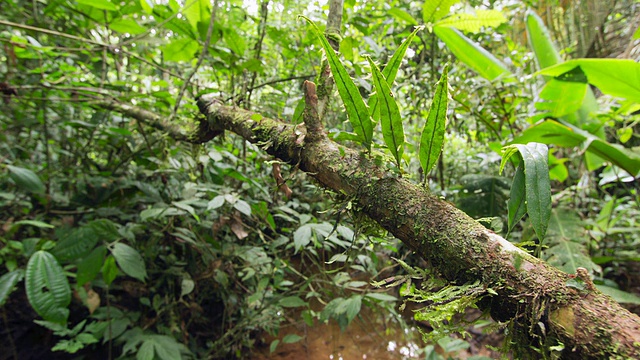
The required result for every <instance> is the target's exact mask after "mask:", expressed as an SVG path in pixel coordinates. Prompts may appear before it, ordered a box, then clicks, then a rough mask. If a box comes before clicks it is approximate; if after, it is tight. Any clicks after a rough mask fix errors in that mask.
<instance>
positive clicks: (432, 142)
mask: <svg viewBox="0 0 640 360" xmlns="http://www.w3.org/2000/svg"><path fill="white" fill-rule="evenodd" d="M448 73H449V64H447V65H445V66H444V69H443V71H442V76H441V77H440V81H438V84H436V91H435V94H434V96H433V102H432V103H431V107H430V108H429V115H428V116H427V121H426V123H425V124H424V128H423V129H422V135H421V136H420V153H419V157H420V165H421V166H422V170H423V173H424V174H425V177H426V175H427V174H428V173H429V172H430V171H431V169H432V168H433V167H434V166H435V164H436V162H437V161H438V157H439V156H440V153H441V152H442V146H443V144H444V132H445V126H446V123H447V108H448V106H449V83H448Z"/></svg>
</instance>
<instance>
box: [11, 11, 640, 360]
mask: <svg viewBox="0 0 640 360" xmlns="http://www.w3.org/2000/svg"><path fill="white" fill-rule="evenodd" d="M549 2H550V3H553V1H549ZM630 2H633V1H630ZM435 3H436V1H426V2H424V4H423V3H417V2H410V1H395V2H392V3H388V2H384V1H372V2H362V1H355V0H352V1H346V2H345V4H344V14H343V29H344V30H343V34H342V35H341V36H340V39H339V40H340V43H339V52H334V51H333V49H332V48H331V45H330V44H329V42H328V41H327V39H325V37H324V35H323V31H322V29H323V24H324V23H325V21H326V20H325V15H326V12H327V11H328V6H325V5H324V2H323V3H321V4H318V3H316V2H311V3H298V2H293V1H262V2H259V3H258V4H257V6H256V2H248V1H245V2H243V1H231V2H224V3H223V2H217V1H214V2H213V4H212V3H211V2H210V1H209V0H186V1H183V2H180V1H175V0H170V1H164V2H163V1H155V2H154V1H149V0H124V1H119V2H116V1H111V0H54V1H23V0H8V1H4V2H3V3H2V4H1V5H0V9H2V12H1V14H2V15H0V40H1V41H2V48H0V58H1V60H2V61H1V62H0V92H2V105H1V106H2V111H1V112H0V140H1V142H0V149H1V155H0V160H1V162H0V214H1V215H0V223H1V224H2V227H1V228H0V307H2V311H3V314H5V316H3V321H4V324H3V326H4V327H5V328H6V329H8V330H7V331H8V333H3V335H9V336H10V333H11V332H12V330H15V329H17V328H18V327H21V326H38V327H41V328H42V329H43V331H44V329H47V330H46V331H50V332H51V333H52V334H54V335H55V341H54V342H51V343H46V344H41V346H44V347H46V348H47V349H50V350H53V351H65V352H68V353H76V352H80V353H82V352H85V353H86V354H90V353H92V352H100V353H103V354H105V356H104V358H114V357H121V358H134V357H135V358H139V359H153V358H160V359H177V358H232V357H236V358H243V357H245V358H246V357H250V351H251V348H253V347H254V346H255V345H256V343H257V342H259V341H261V340H260V339H262V334H264V333H268V334H271V335H273V336H274V337H276V338H277V337H278V334H279V331H280V329H281V328H282V326H284V324H286V322H288V321H289V320H288V318H287V317H286V316H283V314H286V313H288V312H295V314H296V316H297V317H299V318H300V322H304V323H306V324H307V325H308V326H312V325H313V324H314V321H316V322H317V321H321V322H322V321H336V322H337V323H338V324H340V327H341V328H344V327H346V326H348V325H349V324H350V323H351V322H352V321H353V320H354V319H355V318H356V317H357V316H358V314H359V313H360V311H361V309H362V308H363V306H367V307H370V308H372V309H375V311H380V312H382V313H384V314H391V317H393V318H394V319H397V318H399V317H398V316H397V306H396V305H398V304H396V300H397V297H396V296H395V295H398V298H399V297H400V296H407V297H409V298H410V299H412V300H414V301H429V302H431V303H438V302H439V301H441V302H442V304H443V306H442V307H440V308H437V309H436V311H434V312H431V313H429V314H430V315H424V314H425V313H421V314H423V315H419V316H418V317H419V320H430V321H437V320H447V321H448V320H451V316H453V315H452V314H454V313H457V312H461V311H464V309H465V308H466V307H467V306H472V305H473V304H472V301H471V300H470V297H467V296H466V295H460V294H463V293H464V292H465V291H466V293H464V294H467V293H468V292H473V291H474V289H475V287H474V285H473V284H467V285H465V286H466V287H463V288H449V287H446V286H444V284H442V283H439V282H437V281H436V280H434V278H432V277H431V275H432V274H429V275H427V274H426V273H422V272H420V271H417V270H415V268H413V266H418V267H419V266H422V265H424V264H421V263H420V262H419V259H415V258H413V257H412V255H411V254H410V253H409V252H408V251H407V250H406V249H405V248H404V246H403V245H402V244H400V243H399V242H398V241H397V240H395V239H393V238H391V237H390V236H388V235H387V234H386V233H384V232H383V231H381V230H380V229H379V228H377V227H376V226H373V225H372V224H371V223H370V221H369V220H368V219H366V218H363V216H362V215H360V214H359V213H358V212H357V211H356V210H357V209H353V207H352V204H351V199H348V198H345V197H344V196H342V195H341V194H334V193H329V192H326V191H323V190H321V189H319V188H317V187H316V186H315V184H314V183H313V182H312V181H310V180H309V179H308V178H307V177H306V176H305V175H304V174H302V173H301V172H300V171H298V169H297V167H296V166H295V165H291V166H290V165H286V164H280V162H278V160H277V159H271V158H269V157H268V156H267V155H265V154H264V153H263V152H262V151H261V149H260V146H256V145H251V144H249V143H247V142H245V141H243V140H242V139H240V138H238V137H236V136H235V135H232V134H227V135H225V136H220V137H218V138H216V139H214V140H213V141H210V142H206V143H204V144H190V143H189V142H188V141H185V140H187V139H188V137H189V134H191V133H192V132H193V131H194V129H195V125H194V124H195V123H196V122H195V119H197V117H198V116H199V115H198V109H197V108H196V106H195V101H194V100H195V98H196V97H197V96H198V95H199V94H202V93H210V92H214V93H215V94H216V95H217V96H218V97H219V98H220V99H221V100H222V101H225V102H227V103H229V104H234V105H237V106H240V107H244V108H248V109H251V110H254V111H256V112H257V113H260V114H262V116H269V117H274V118H282V119H285V121H291V122H296V123H299V122H300V121H301V120H300V119H301V116H302V109H303V107H304V102H303V101H302V100H301V99H302V98H303V94H302V90H301V88H300V83H301V82H302V80H304V79H306V80H314V79H322V76H324V75H323V74H322V73H321V72H322V69H321V67H320V66H321V63H322V59H323V56H324V57H326V59H327V60H328V63H329V65H330V68H331V71H332V73H333V78H334V81H335V84H336V90H337V91H336V92H335V94H333V93H332V94H330V99H331V101H330V102H329V104H328V109H329V110H328V111H326V112H325V116H324V118H323V119H322V121H323V122H324V125H325V127H326V128H327V130H328V132H329V136H330V137H332V138H333V139H335V140H336V141H341V142H344V143H347V144H350V145H351V146H353V147H358V148H361V149H362V150H363V151H368V152H371V151H372V149H373V150H380V151H382V152H385V154H387V155H389V158H385V159H384V160H383V161H385V162H386V163H387V164H388V165H387V166H388V167H389V168H391V169H393V170H394V171H396V172H397V173H398V174H399V176H404V177H407V178H410V179H412V180H415V181H416V182H421V183H424V184H426V187H427V188H428V189H430V190H431V191H433V192H437V193H439V194H440V195H442V196H443V197H446V198H447V199H448V200H450V201H452V202H455V203H456V205H457V206H458V207H460V208H461V209H463V210H465V211H466V212H467V213H468V214H470V215H472V216H473V217H475V218H478V219H479V221H481V222H482V223H483V224H486V226H487V227H491V228H492V229H493V230H494V231H496V232H501V233H503V234H508V239H509V240H510V241H512V242H514V243H516V244H518V245H519V246H522V247H523V248H526V249H529V250H531V251H532V252H533V253H534V254H535V255H536V256H539V257H541V258H543V259H545V260H547V261H548V262H549V263H550V264H552V265H554V266H557V267H559V268H560V269H562V270H564V271H567V272H569V273H575V272H576V269H577V268H578V267H585V268H587V269H589V270H590V271H591V273H592V275H593V276H594V277H595V279H596V283H597V284H598V285H599V286H600V288H601V289H603V291H607V292H608V293H610V294H612V296H614V297H615V298H616V299H618V300H619V301H623V302H628V303H639V302H640V301H638V298H637V297H635V296H633V295H632V294H629V293H627V292H624V291H623V290H628V285H629V284H628V283H623V282H618V283H616V282H615V280H619V279H620V278H624V277H625V276H626V270H625V269H626V266H627V265H628V264H630V263H632V262H637V261H640V253H638V250H637V249H638V244H639V243H640V233H639V231H638V229H639V228H640V226H639V225H638V223H639V222H640V210H638V209H639V205H640V194H638V183H637V180H634V177H637V176H638V175H639V174H640V155H639V152H638V148H637V146H638V145H639V144H640V141H639V140H638V131H637V130H638V128H639V127H638V124H639V118H638V116H639V115H638V114H637V112H638V110H639V109H640V89H639V88H638V84H640V67H639V65H638V63H637V62H634V61H631V60H614V59H608V60H603V59H574V60H569V61H566V62H562V58H563V57H565V58H567V59H568V58H570V57H571V56H570V53H571V49H560V50H562V51H559V50H558V49H555V48H554V40H555V39H554V36H559V35H561V33H562V30H561V29H560V30H558V29H556V34H555V35H554V33H553V32H550V31H548V30H547V29H546V28H545V24H544V23H543V22H542V19H541V18H540V17H539V16H537V15H536V14H535V12H534V11H533V10H531V9H528V8H527V5H531V6H535V5H536V4H537V5H540V4H538V2H523V3H517V4H513V2H509V4H510V5H503V4H502V3H501V2H500V1H489V2H479V1H456V0H449V1H446V0H445V1H439V2H438V3H439V4H440V5H439V6H434V4H435ZM616 14H617V13H616V11H614V10H612V12H611V14H610V17H609V18H608V19H617V18H618V17H617V15H616ZM298 15H304V16H306V18H305V19H301V18H299V17H298ZM552 15H553V14H552ZM556 16H558V17H559V16H560V15H558V14H556ZM307 20H308V21H307ZM309 23H315V24H317V25H309ZM416 26H418V27H417V28H416ZM522 29H527V31H528V32H527V34H528V38H526V37H524V38H523V37H522V36H520V35H519V32H518V31H520V30H522ZM523 31H524V30H523ZM636 34H637V31H636ZM568 53H569V55H567V54H568ZM561 54H562V55H561ZM576 57H578V56H576ZM447 64H449V65H447ZM538 66H539V67H542V68H543V69H540V68H539V67H538ZM591 86H593V88H592V87H591ZM593 89H597V90H595V91H594V90H593ZM594 93H597V94H598V97H597V98H596V96H595V95H594ZM110 101H117V102H119V103H123V104H127V105H133V106H136V107H137V108H139V109H142V110H148V111H150V112H151V113H152V114H155V116H157V119H155V120H153V121H152V119H149V118H147V121H144V120H143V118H144V116H141V117H136V118H131V117H126V116H123V115H122V114H121V113H120V112H118V111H114V110H113V109H112V108H110V107H108V106H105V103H107V102H110ZM343 109H346V111H343ZM503 154H504V159H503V161H502V162H501V159H502V156H503ZM501 173H504V177H503V176H501ZM283 184H285V186H282V185H283ZM287 190H288V191H290V192H291V193H287ZM392 257H393V258H398V259H404V260H399V261H396V260H394V259H392ZM391 274H393V275H398V274H404V275H403V276H404V278H403V279H405V280H404V284H405V285H404V287H403V289H402V290H401V291H400V292H399V293H393V294H391V293H389V292H387V291H385V289H379V288H376V287H374V286H372V285H371V284H370V280H371V279H377V280H381V278H384V277H388V276H390V275H391ZM407 279H409V280H407ZM410 279H414V280H415V279H423V280H424V282H425V286H432V287H434V288H437V287H440V288H442V289H443V290H440V291H439V292H435V293H431V294H427V292H426V291H424V288H416V286H415V285H414V287H413V288H412V287H411V281H410ZM415 281H419V280H415ZM401 283H403V282H397V284H396V285H399V284H401ZM407 284H408V285H407ZM476 285H477V284H476ZM443 294H445V295H446V296H445V295H443ZM452 294H453V295H452ZM452 299H453V300H452ZM467 300H468V301H467ZM465 301H466V302H465ZM18 307H21V309H22V310H21V311H19V312H16V313H17V314H18V313H19V314H27V315H26V316H27V318H23V319H21V320H22V321H25V320H26V321H28V325H25V323H20V322H17V320H16V319H13V318H12V321H9V320H7V316H6V314H7V313H10V309H11V308H18ZM27 307H30V309H32V310H33V312H29V313H27V312H26V310H24V309H25V308H27ZM29 311H31V310H29ZM298 314H299V315H298ZM434 314H435V315H434ZM437 316H439V317H437ZM34 319H37V320H36V323H37V324H38V325H34V324H32V323H31V322H32V321H33V320H34ZM295 320H298V319H297V318H296V319H295ZM398 321H401V320H398ZM440 324H441V322H438V325H440ZM434 327H436V326H434ZM445 330H446V329H445ZM445 333H446V331H444V330H443V334H445ZM303 335H304V334H302V333H300V334H298V335H292V334H289V335H287V336H286V337H284V338H281V339H277V340H275V341H274V342H273V343H271V344H270V345H271V348H272V350H273V349H275V348H276V347H277V346H278V345H279V343H291V342H296V341H300V340H302V339H303ZM11 343H12V342H11ZM21 346H28V345H25V344H21V343H20V342H18V343H17V344H13V343H12V346H11V347H12V349H13V351H14V353H15V354H18V353H19V354H20V355H24V354H27V353H28V351H29V349H25V348H24V347H22V348H21ZM432 350H433V346H431V347H429V346H427V347H426V348H425V349H423V352H424V353H427V354H431V355H432V356H434V357H435V356H437V354H435V353H434V352H432ZM25 351H27V352H25Z"/></svg>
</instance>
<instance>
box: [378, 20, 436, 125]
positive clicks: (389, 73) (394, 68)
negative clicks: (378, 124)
mask: <svg viewBox="0 0 640 360" xmlns="http://www.w3.org/2000/svg"><path fill="white" fill-rule="evenodd" d="M422 29H424V26H418V27H416V29H415V30H413V32H412V33H411V34H409V36H407V38H406V39H405V40H404V41H403V42H402V44H400V47H398V49H397V50H396V51H395V52H394V53H393V56H391V59H390V60H389V62H388V63H387V65H386V66H385V67H384V69H382V75H383V76H384V78H385V79H387V84H389V86H392V85H393V82H394V81H395V80H396V75H397V74H398V69H399V68H400V65H401V64H402V59H404V55H405V54H406V53H407V49H408V48H409V45H410V44H411V41H413V38H415V36H416V34H417V33H418V31H420V30H422ZM378 105H379V103H378V97H377V96H370V97H369V113H370V114H371V117H373V119H374V120H375V121H380V109H379V107H378Z"/></svg>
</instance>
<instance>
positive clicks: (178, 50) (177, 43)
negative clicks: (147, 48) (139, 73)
mask: <svg viewBox="0 0 640 360" xmlns="http://www.w3.org/2000/svg"><path fill="white" fill-rule="evenodd" d="M199 48H200V45H199V44H198V42H197V41H195V40H193V39H190V38H178V39H174V40H173V41H171V42H170V43H168V44H167V45H165V46H163V47H162V48H161V50H162V56H163V58H164V60H165V61H176V62H180V61H189V60H193V59H194V58H195V57H196V52H197V51H198V49H199Z"/></svg>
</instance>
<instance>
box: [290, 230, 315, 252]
mask: <svg viewBox="0 0 640 360" xmlns="http://www.w3.org/2000/svg"><path fill="white" fill-rule="evenodd" d="M311 235H312V233H311V224H304V225H302V226H300V227H299V228H298V229H297V230H296V231H295V232H294V233H293V245H294V246H295V249H296V251H298V250H300V249H302V248H303V247H305V246H307V244H309V242H310V241H311Z"/></svg>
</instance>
